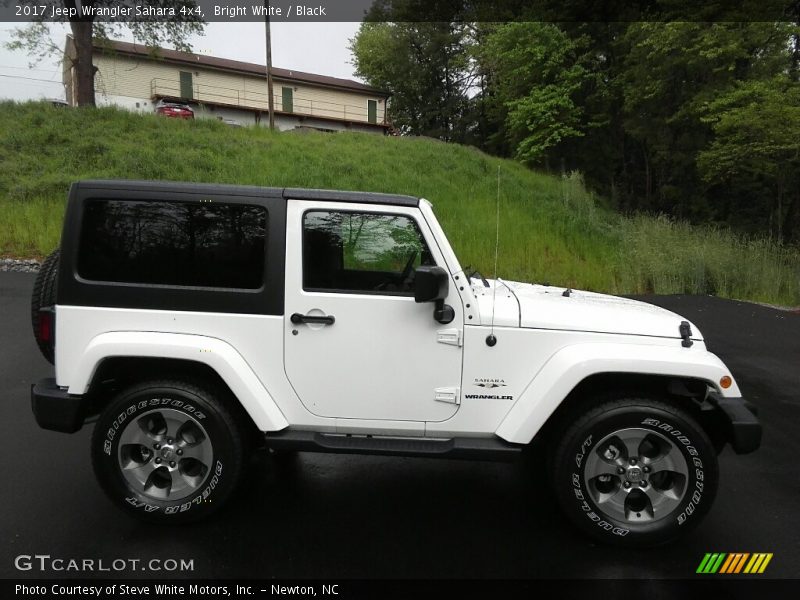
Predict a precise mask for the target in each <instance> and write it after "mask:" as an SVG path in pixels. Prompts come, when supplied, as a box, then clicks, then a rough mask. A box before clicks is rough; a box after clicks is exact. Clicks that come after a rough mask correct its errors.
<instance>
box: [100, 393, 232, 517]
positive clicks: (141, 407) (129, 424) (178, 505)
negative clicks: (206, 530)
mask: <svg viewBox="0 0 800 600" xmlns="http://www.w3.org/2000/svg"><path fill="white" fill-rule="evenodd" d="M230 401H231V400H230V399H228V398H227V397H226V396H225V395H224V394H223V392H221V391H218V390H213V389H211V388H208V387H206V386H202V387H201V386H199V385H195V384H193V383H188V382H184V381H152V382H147V383H141V384H138V385H134V386H132V387H130V388H128V389H126V390H123V391H122V392H121V393H120V394H119V395H118V396H117V397H116V398H114V399H113V400H112V401H111V402H110V403H109V405H108V406H107V407H106V409H105V410H104V411H103V412H102V414H101V415H100V418H99V419H98V421H97V424H96V425H95V428H94V433H93V435H92V443H91V453H92V464H93V466H94V471H95V475H96V477H97V479H98V481H99V482H100V485H101V486H102V488H103V490H104V491H105V493H106V494H107V495H108V496H109V498H111V500H112V501H114V502H115V503H116V504H117V505H118V506H119V507H121V508H122V509H123V510H124V511H125V512H127V513H129V514H131V515H133V516H135V517H138V518H140V519H144V520H148V521H156V522H168V523H182V522H190V521H197V520H200V519H203V518H205V517H208V516H209V515H210V514H211V513H213V512H215V511H216V510H218V509H220V508H221V507H222V506H223V505H224V504H225V502H226V501H227V500H228V499H229V498H230V496H231V495H232V494H233V493H234V491H235V490H236V489H237V488H238V486H239V483H240V480H241V479H242V475H243V473H244V461H245V460H246V458H247V456H246V453H245V446H246V442H245V432H246V428H245V427H244V426H243V425H242V424H241V422H240V421H239V420H238V419H237V418H236V417H235V416H234V415H235V414H236V413H237V411H236V410H235V408H234V407H231V408H229V407H228V402H230ZM182 421H183V425H180V429H176V427H177V426H178V425H177V424H179V423H180V422H182ZM140 439H141V440H144V441H145V442H146V443H145V444H139V443H134V441H139V440H140ZM126 442H131V443H126ZM206 443H208V444H209V445H210V449H209V448H207V447H206ZM156 444H159V445H158V446H156ZM142 448H144V449H145V450H146V451H147V453H149V458H148V456H147V454H146V453H145V452H144V451H142ZM182 448H183V449H185V450H181V449H182ZM201 450H202V456H200V458H199V459H197V458H191V457H187V456H186V455H189V454H193V453H194V454H197V455H198V456H199V454H200V453H201ZM179 455H182V456H183V457H181V456H179ZM123 463H125V464H126V465H127V466H129V467H133V468H134V469H133V470H129V469H123ZM157 463H158V464H157ZM137 469H138V470H137ZM132 473H135V475H132ZM145 473H149V477H147V478H146V480H145V481H144V482H142V483H141V484H139V483H137V482H132V481H131V478H133V479H135V478H136V477H138V476H139V475H142V476H143V477H144V474H145ZM148 484H149V485H148ZM181 486H182V488H181Z"/></svg>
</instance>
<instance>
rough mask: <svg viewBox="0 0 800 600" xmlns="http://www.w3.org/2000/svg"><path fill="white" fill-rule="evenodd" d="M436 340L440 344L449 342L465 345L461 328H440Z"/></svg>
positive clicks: (451, 344)
mask: <svg viewBox="0 0 800 600" xmlns="http://www.w3.org/2000/svg"><path fill="white" fill-rule="evenodd" d="M436 341H437V342H439V343H440V344H449V345H450V346H458V347H459V348H460V347H461V346H462V345H463V343H464V342H463V340H462V338H461V330H460V329H440V330H439V331H437V332H436Z"/></svg>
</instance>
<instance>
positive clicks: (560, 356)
mask: <svg viewBox="0 0 800 600" xmlns="http://www.w3.org/2000/svg"><path fill="white" fill-rule="evenodd" d="M600 373H636V374H640V375H641V374H651V375H672V376H677V377H691V378H694V379H701V380H704V381H706V382H708V383H709V385H711V386H713V387H714V388H716V389H717V391H718V392H719V393H720V394H721V395H722V396H726V397H738V396H741V392H740V391H739V387H738V386H737V385H736V382H735V381H733V383H732V384H731V386H730V387H729V388H728V389H726V390H723V389H721V388H720V386H719V380H720V378H722V377H723V376H724V375H727V376H728V377H731V379H732V380H733V378H732V376H731V374H730V371H728V368H727V367H726V366H725V364H724V363H723V362H722V361H721V360H720V359H719V358H717V356H716V355H714V354H712V353H711V352H708V351H706V350H705V349H704V348H703V347H702V346H699V347H697V348H682V347H680V346H678V345H677V344H676V347H674V348H672V347H665V346H652V345H648V346H645V345H638V344H606V343H587V344H576V345H573V346H567V347H565V348H562V349H561V350H559V351H558V352H556V353H555V354H554V355H553V356H552V357H551V358H550V359H549V360H548V361H547V362H546V363H545V364H544V366H543V367H542V368H541V370H540V371H539V373H538V374H537V375H536V376H535V377H534V378H533V380H531V382H530V383H529V384H528V386H527V388H526V389H525V390H524V391H523V392H522V394H521V395H520V397H519V399H518V400H517V401H516V403H515V404H514V406H513V407H512V408H511V410H510V411H509V412H508V414H507V415H506V417H505V418H504V419H503V421H502V423H500V426H499V427H498V428H497V430H496V431H495V433H496V434H497V435H498V436H499V437H501V438H503V439H504V440H506V441H509V442H515V443H518V444H527V443H528V442H530V441H531V440H532V439H533V436H534V435H536V433H537V432H538V431H539V429H541V427H542V425H544V424H545V422H546V421H547V419H549V418H550V416H551V415H552V414H553V412H555V410H556V408H558V405H559V404H560V403H561V402H562V401H563V400H564V398H566V397H567V395H568V394H569V393H570V391H572V390H573V389H574V388H575V386H576V385H578V384H579V383H580V382H581V381H583V380H584V379H586V378H587V377H589V376H590V375H597V374H600Z"/></svg>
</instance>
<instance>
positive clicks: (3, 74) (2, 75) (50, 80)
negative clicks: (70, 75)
mask: <svg viewBox="0 0 800 600" xmlns="http://www.w3.org/2000/svg"><path fill="white" fill-rule="evenodd" d="M0 77H9V78H10V79H26V80H28V81H42V82H44V83H58V84H60V85H64V84H63V83H62V82H61V81H53V80H52V79H37V78H36V77H24V76H22V75H6V74H5V73H0Z"/></svg>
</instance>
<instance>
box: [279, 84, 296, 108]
mask: <svg viewBox="0 0 800 600" xmlns="http://www.w3.org/2000/svg"><path fill="white" fill-rule="evenodd" d="M281 105H282V107H283V112H288V113H290V112H294V91H293V90H292V88H290V87H282V88H281Z"/></svg>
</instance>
